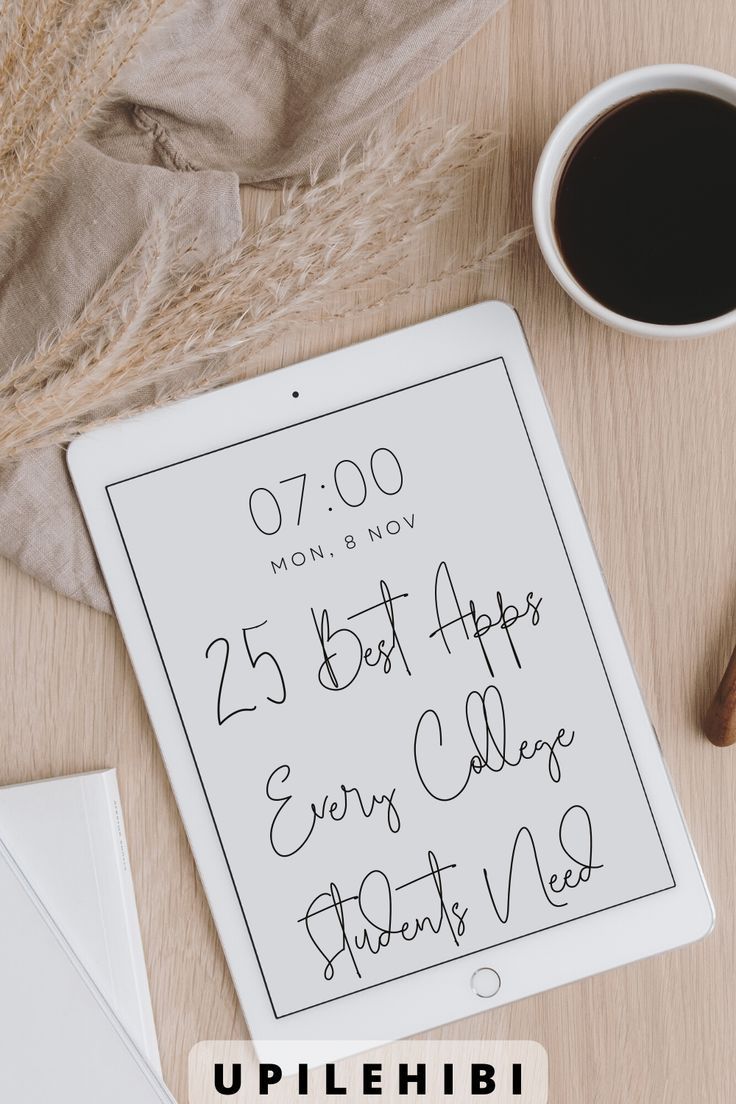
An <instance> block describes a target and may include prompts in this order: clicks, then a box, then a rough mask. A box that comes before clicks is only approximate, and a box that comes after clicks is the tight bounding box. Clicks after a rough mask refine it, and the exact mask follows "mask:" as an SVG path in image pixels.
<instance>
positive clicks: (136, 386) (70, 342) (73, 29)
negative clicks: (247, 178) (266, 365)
mask: <svg viewBox="0 0 736 1104" xmlns="http://www.w3.org/2000/svg"><path fill="white" fill-rule="evenodd" d="M184 2H186V0H5V5H4V7H3V13H2V18H1V19H0V243H1V242H2V241H5V242H7V241H10V240H11V239H12V236H13V233H14V232H15V230H16V229H17V228H18V227H19V226H22V224H23V219H24V217H25V216H26V215H27V214H28V213H29V211H33V209H34V202H36V201H42V199H43V181H44V180H45V179H47V178H48V177H49V176H50V175H51V174H52V173H54V172H55V171H57V170H58V168H59V166H60V164H61V162H62V159H63V158H64V156H65V155H66V154H67V153H68V151H69V149H70V147H71V146H72V143H73V142H74V140H75V139H76V138H78V137H80V136H81V135H84V134H85V132H86V130H87V128H88V127H89V126H90V125H91V124H92V123H94V122H95V121H97V119H98V118H99V115H100V112H101V111H103V110H104V108H105V106H106V105H107V104H108V103H109V102H110V99H111V97H112V96H113V94H114V85H115V80H116V77H117V75H118V73H119V72H120V70H121V68H122V66H123V65H125V64H126V63H127V62H128V61H129V60H130V59H131V58H132V56H133V55H134V53H135V50H136V48H137V46H138V44H139V42H140V40H141V38H142V36H143V35H144V34H145V33H146V32H147V31H148V29H149V28H150V27H151V25H152V24H153V23H154V21H156V20H158V19H159V18H161V17H163V16H164V15H166V14H168V13H169V12H171V11H173V10H175V9H176V8H177V7H178V6H180V5H181V4H182V3H184ZM494 145H495V138H494V136H493V135H491V134H487V133H484V134H475V133H473V132H471V131H470V130H469V129H468V128H454V129H452V130H450V131H449V132H444V133H441V132H439V131H438V130H437V129H433V128H431V127H427V126H418V127H414V128H413V129H409V130H407V131H405V132H403V133H401V134H399V135H396V134H392V133H390V132H389V131H386V130H384V131H382V132H380V133H378V134H376V135H374V137H373V138H372V139H371V140H370V141H368V142H367V143H366V144H365V146H364V147H363V148H362V149H361V150H359V151H353V152H352V154H351V155H348V156H346V157H345V158H344V159H343V161H342V163H341V164H340V166H339V169H338V171H337V173H336V174H335V176H334V177H332V178H331V179H329V180H327V181H321V180H319V179H318V178H317V177H316V176H315V177H314V178H313V179H312V180H310V181H309V182H308V183H307V184H304V185H300V186H296V187H292V188H290V189H288V190H287V191H285V193H284V196H283V204H282V211H281V213H280V214H279V215H278V216H277V217H275V218H274V219H273V220H272V221H271V222H269V223H267V224H265V225H261V226H259V227H256V228H255V229H253V230H250V231H248V232H246V233H244V234H243V235H242V237H241V238H240V240H239V241H238V242H237V243H236V244H235V245H234V246H233V247H232V248H231V249H230V250H229V251H228V252H226V253H225V254H224V255H222V256H220V257H217V258H216V259H215V260H213V261H209V262H208V263H204V262H195V260H194V259H193V258H194V255H195V250H194V248H193V247H192V245H191V244H190V243H187V241H186V239H185V235H184V234H183V233H182V232H181V229H180V222H181V220H180V218H179V213H178V211H177V209H176V208H172V209H171V210H168V211H159V212H158V213H156V214H155V215H154V217H153V218H152V220H151V222H150V224H149V225H148V227H147V228H146V230H145V232H144V234H143V236H142V237H141V239H140V241H139V242H138V244H137V246H136V247H135V249H134V250H133V251H132V252H131V253H130V254H129V255H128V256H127V257H126V258H125V260H124V261H123V263H122V264H121V265H120V266H119V267H118V269H117V270H116V271H115V272H114V273H113V274H112V276H111V277H110V278H109V279H108V280H107V281H106V282H105V283H104V284H103V286H102V287H100V288H99V289H98V291H97V292H96V294H95V295H94V296H93V297H92V298H91V299H90V301H89V302H88V303H87V305H86V306H85V308H84V310H83V311H82V312H81V314H80V315H79V317H78V318H77V319H76V320H75V321H74V322H73V323H71V324H70V325H69V326H67V327H66V328H65V329H63V330H62V331H59V332H55V333H52V334H48V335H45V336H44V337H43V338H42V339H41V340H40V342H39V344H38V346H37V347H36V349H35V351H34V352H33V354H32V355H30V356H28V357H26V358H24V359H23V360H21V361H19V362H18V363H16V364H14V365H12V366H11V367H10V369H9V371H8V372H7V373H6V374H5V375H4V376H3V377H2V378H0V460H2V459H7V458H15V457H18V456H20V455H21V454H22V453H23V452H24V451H26V450H27V449H32V448H39V447H41V446H44V445H54V444H56V445H60V444H64V443H65V442H67V441H69V440H70V438H71V437H73V436H74V435H75V434H77V433H79V432H81V431H82V430H83V429H86V428H89V427H91V426H94V425H98V424H100V423H101V422H107V421H109V420H111V419H112V418H114V417H119V416H121V415H122V414H128V413H133V412H137V411H141V410H143V409H146V408H147V407H150V406H152V405H155V404H159V403H163V402H168V401H170V400H172V399H176V398H182V397H183V396H185V395H192V394H196V393H198V392H202V391H205V390H208V389H210V388H212V387H216V386H219V385H221V384H224V383H227V382H230V381H232V380H235V379H239V378H241V377H243V376H245V374H246V366H247V364H248V363H249V361H252V359H253V358H254V357H255V356H256V355H257V354H259V353H260V352H261V351H262V350H263V349H265V348H267V347H268V346H269V345H271V344H272V343H274V342H275V341H276V340H277V339H278V338H280V337H282V336H283V334H284V333H285V331H286V328H287V327H291V326H294V325H297V324H306V323H309V322H313V321H314V320H315V316H320V317H321V319H322V320H324V319H332V320H338V319H339V318H342V317H345V316H346V315H348V314H350V313H351V312H354V311H356V310H360V311H361V312H362V311H365V310H371V309H373V310H375V309H378V308H379V307H384V306H386V305H387V304H388V303H389V302H391V301H393V300H395V299H398V298H400V297H401V296H403V295H406V294H408V293H409V291H416V290H417V288H418V287H419V286H425V287H428V286H431V285H432V284H433V283H438V282H440V281H441V280H444V279H446V278H448V277H450V276H454V275H458V274H460V273H463V272H470V271H476V270H477V269H479V268H481V267H483V266H484V265H487V264H488V263H490V262H492V261H494V260H497V259H500V258H501V257H502V256H504V255H505V254H506V252H507V251H508V249H509V248H510V247H511V245H512V244H513V243H514V242H515V241H516V240H518V238H519V237H520V236H521V235H520V234H515V235H510V236H509V237H508V238H507V239H505V240H504V241H503V242H502V243H500V245H499V246H489V245H487V244H485V243H480V245H479V247H478V249H477V250H476V252H475V253H474V254H473V255H472V256H471V257H465V258H457V259H455V260H454V261H453V262H452V263H446V264H445V265H444V266H443V267H442V268H441V269H440V271H435V272H430V273H428V274H427V276H426V277H425V278H424V280H423V283H422V284H421V285H418V284H417V283H414V284H412V286H411V287H410V288H406V287H405V286H403V287H402V286H401V285H397V286H395V287H394V288H393V289H392V290H390V291H389V292H381V290H380V286H381V285H380V281H381V278H382V277H386V276H389V275H390V274H392V273H393V271H394V270H395V268H396V266H397V265H399V264H400V263H401V262H402V261H404V260H405V259H406V258H407V257H409V256H410V255H411V253H412V251H413V250H414V248H415V244H416V242H417V240H418V237H419V235H420V234H421V233H422V231H423V230H424V229H425V228H426V227H427V226H429V225H430V224H432V223H433V222H435V221H436V220H437V219H439V218H441V217H442V216H443V215H445V214H447V213H448V212H450V211H451V210H453V209H454V208H456V207H457V206H458V205H459V200H460V194H461V189H462V187H463V182H464V180H465V178H466V176H467V175H468V173H469V172H471V171H472V170H474V169H476V168H478V166H480V165H481V164H482V163H483V161H484V160H485V158H487V156H488V155H489V153H490V152H491V151H492V149H493V148H494ZM522 233H523V232H522ZM104 245H105V243H104V242H101V243H100V247H101V248H103V249H104ZM346 290H350V291H352V292H357V295H356V296H355V297H354V298H355V305H353V306H352V307H350V308H346V307H343V308H338V307H335V306H334V305H333V306H332V307H331V306H330V300H331V297H334V296H335V295H336V294H337V293H339V292H343V291H346Z"/></svg>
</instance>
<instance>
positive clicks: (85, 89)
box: [0, 0, 176, 235]
mask: <svg viewBox="0 0 736 1104" xmlns="http://www.w3.org/2000/svg"><path fill="white" fill-rule="evenodd" d="M175 7H176V0H5V4H3V10H2V15H1V16H0V235H7V234H8V233H9V232H11V231H12V230H13V229H14V228H15V227H16V226H17V224H18V219H19V218H20V217H21V216H22V215H23V214H25V213H27V212H28V211H29V209H31V210H32V207H33V201H34V199H35V198H37V196H38V191H39V186H40V185H41V184H42V182H43V180H44V179H46V178H48V177H49V176H50V175H51V174H52V173H53V172H55V171H56V169H57V168H58V166H59V164H60V162H61V160H62V158H63V157H64V155H65V154H66V153H67V151H68V150H69V147H70V146H71V144H72V142H73V141H74V139H75V138H77V137H79V136H80V135H81V134H83V133H84V132H85V131H86V129H87V128H88V127H90V126H91V125H92V123H93V122H94V121H95V119H96V117H97V113H98V112H99V111H100V110H101V109H102V108H103V107H104V105H105V104H106V103H107V101H108V99H109V97H110V95H111V93H112V90H113V88H114V83H115V80H116V78H117V76H118V74H119V73H120V70H121V69H122V67H123V65H125V64H126V62H128V61H129V60H130V59H131V58H132V56H133V54H134V52H135V50H136V48H137V46H138V43H139V42H140V40H141V38H142V37H143V35H144V34H145V33H146V32H147V31H148V30H149V28H150V27H151V26H152V24H153V22H154V21H155V20H157V19H159V18H161V17H162V16H163V15H165V14H167V13H168V12H169V11H171V10H173V9H174V8H175Z"/></svg>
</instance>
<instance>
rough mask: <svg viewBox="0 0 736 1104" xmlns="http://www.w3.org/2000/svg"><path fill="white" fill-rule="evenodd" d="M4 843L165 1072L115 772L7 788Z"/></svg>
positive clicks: (1, 816)
mask: <svg viewBox="0 0 736 1104" xmlns="http://www.w3.org/2000/svg"><path fill="white" fill-rule="evenodd" d="M0 839H2V840H3V841H4V843H5V845H6V847H7V848H8V850H9V852H10V853H11V855H12V856H13V858H14V860H15V862H16V863H17V864H18V866H19V867H20V869H21V870H22V872H23V875H24V877H25V879H27V881H28V883H29V884H30V885H31V886H32V887H33V889H34V890H35V892H36V894H37V895H38V897H39V898H40V900H41V901H42V902H43V905H44V907H45V908H46V909H47V910H48V912H49V913H50V915H51V916H52V917H53V920H54V921H55V923H56V925H58V927H59V929H60V931H61V932H62V934H63V936H64V938H65V939H66V940H67V941H68V943H69V945H70V947H71V948H72V950H73V952H74V954H75V955H76V957H78V958H79V960H80V962H81V963H82V965H83V966H84V968H85V969H86V970H87V972H88V973H89V975H90V976H91V978H92V979H93V981H94V982H95V984H96V986H97V987H98V988H99V990H100V991H101V992H102V994H103V995H104V997H105V998H106V1000H107V1001H108V1002H109V1004H110V1006H111V1008H112V1009H113V1010H114V1012H115V1013H116V1015H117V1016H118V1018H119V1019H120V1020H121V1021H122V1023H123V1024H124V1025H125V1028H126V1030H127V1032H128V1033H129V1034H130V1036H131V1038H132V1039H133V1041H134V1042H135V1044H136V1045H137V1047H138V1048H139V1049H140V1050H141V1052H142V1053H143V1055H144V1056H145V1058H146V1059H147V1061H148V1063H149V1064H150V1065H151V1066H152V1068H153V1069H154V1070H156V1072H157V1073H158V1074H160V1072H161V1065H160V1058H159V1052H158V1044H157V1041H156V1031H155V1027H154V1021H153V1011H152V1007H151V997H150V993H149V988H148V978H147V975H146V967H145V961H144V957H143V946H142V943H141V935H140V928H139V925H138V914H137V911H136V905H135V897H134V891H133V881H132V878H131V873H130V863H129V860H128V849H127V844H126V839H125V831H124V827H123V818H122V811H121V804H120V794H119V791H118V786H117V780H116V775H115V771H114V770H106V771H96V772H93V773H89V774H79V775H72V776H69V777H65V778H55V779H49V780H46V781H43V782H32V783H27V784H25V785H18V786H6V787H4V788H2V789H0ZM3 926H4V925H3ZM1 992H2V990H1V989H0V993H1ZM8 1003H9V1002H8V1001H7V998H6V997H5V996H4V995H2V996H0V1004H1V1005H2V1006H3V1008H2V1010H1V1011H0V1015H2V1013H3V1012H5V1011H6V1006H7V1004H8Z"/></svg>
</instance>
